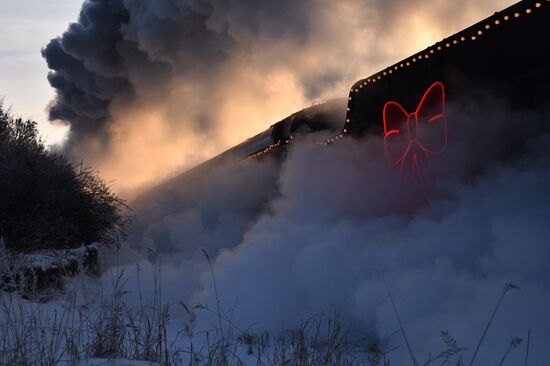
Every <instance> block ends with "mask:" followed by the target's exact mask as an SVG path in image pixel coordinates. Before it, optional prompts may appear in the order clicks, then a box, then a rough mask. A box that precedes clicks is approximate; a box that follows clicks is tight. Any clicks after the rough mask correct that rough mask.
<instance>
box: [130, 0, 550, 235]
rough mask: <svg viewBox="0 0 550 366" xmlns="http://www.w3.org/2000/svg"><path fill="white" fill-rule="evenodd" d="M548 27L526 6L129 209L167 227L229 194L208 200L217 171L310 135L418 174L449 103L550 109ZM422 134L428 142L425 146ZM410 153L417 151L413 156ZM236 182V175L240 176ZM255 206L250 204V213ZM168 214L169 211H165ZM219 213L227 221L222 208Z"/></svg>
mask: <svg viewBox="0 0 550 366" xmlns="http://www.w3.org/2000/svg"><path fill="white" fill-rule="evenodd" d="M549 25H550V0H524V1H520V2H518V3H516V4H515V5H512V6H510V7H508V8H506V9H504V10H502V11H500V12H497V13H495V14H493V15H492V16H490V17H488V18H486V19H484V20H482V21H480V22H478V23H476V24H474V25H472V26H470V27H468V28H466V29H464V30H463V31H461V32H459V33H456V34H454V35H452V36H450V37H447V38H445V39H443V40H441V41H440V42H438V43H436V44H434V45H432V46H430V47H428V48H426V49H425V50H422V51H420V52H418V53H416V54H414V55H412V56H410V57H408V58H406V59H404V60H402V61H400V62H398V63H395V64H393V65H391V66H389V67H387V68H385V69H383V70H380V71H379V72H377V73H375V74H373V75H371V76H369V77H367V78H365V79H361V80H359V81H357V82H356V83H355V84H354V85H353V86H352V87H351V90H350V93H349V96H348V97H347V98H342V99H336V100H333V101H330V102H327V103H324V104H320V105H316V106H313V107H310V108H306V109H304V110H302V111H299V112H297V113H295V114H293V115H291V116H289V117H287V118H285V119H283V120H282V121H279V122H277V123H275V124H273V125H272V126H271V127H269V128H268V129H267V130H265V131H263V132H261V133H259V134H258V135H256V136H254V137H251V138H249V139H248V140H246V141H244V142H243V143H241V144H239V145H237V146H235V147H233V148H231V149H229V150H227V151H226V152H224V153H222V154H220V155H218V156H216V157H214V158H212V159H210V160H208V161H206V162H205V163H203V164H200V165H199V166H197V167H195V168H193V169H191V170H190V171H188V172H186V173H183V174H181V175H180V176H178V177H175V178H173V179H172V180H170V181H168V182H166V183H164V184H163V185H161V186H158V187H156V188H154V189H152V190H150V191H148V192H146V193H145V194H143V195H142V196H140V197H138V198H137V200H136V201H135V202H133V203H132V206H133V207H134V208H135V210H136V212H138V216H139V212H141V213H143V214H144V213H147V214H144V215H145V216H147V217H144V218H143V220H146V221H147V220H148V221H152V222H155V220H156V218H158V219H159V220H160V219H161V218H162V217H163V216H164V215H167V214H170V213H171V212H173V213H175V212H178V210H180V209H181V205H178V204H176V203H175V202H176V201H178V200H184V201H186V202H192V203H190V204H191V205H200V204H201V203H200V201H201V200H200V199H199V198H197V197H198V196H199V195H200V193H197V192H196V188H193V189H191V188H189V187H199V188H201V189H202V191H204V192H202V191H201V192H202V193H203V194H206V195H208V194H210V193H208V192H211V191H212V190H214V191H216V190H226V191H227V190H228V188H227V184H226V185H225V186H223V187H221V186H220V187H218V186H216V187H217V188H213V189H209V190H208V192H207V191H206V190H207V188H205V187H206V186H207V185H208V184H209V182H210V181H212V179H211V178H210V176H211V175H213V174H216V173H215V171H216V167H220V166H223V165H225V163H227V162H240V161H242V160H252V161H263V160H275V161H279V162H280V161H281V160H284V158H285V156H286V152H287V150H288V147H289V146H292V145H293V144H296V143H300V141H304V140H305V139H304V138H303V137H304V136H307V135H308V134H311V133H312V132H317V133H319V132H324V133H325V135H326V138H324V139H322V140H321V141H317V143H318V144H320V145H330V144H333V143H335V142H337V141H339V140H341V139H344V138H348V137H350V136H351V137H352V138H361V137H362V136H365V135H367V134H380V135H382V136H383V137H384V140H385V143H386V156H387V158H388V160H389V161H390V162H391V163H392V164H403V163H405V160H407V159H409V160H410V159H412V163H413V165H414V164H415V163H416V160H415V159H417V154H428V155H429V154H438V153H440V152H441V151H442V150H444V149H445V146H446V144H447V126H446V115H445V103H452V102H460V100H461V99H464V98H465V97H467V98H478V100H479V103H490V102H491V101H490V100H489V99H487V98H485V96H486V95H493V96H495V95H497V96H498V97H499V98H500V100H501V101H504V102H505V103H506V104H507V105H513V106H514V107H515V108H519V109H522V108H525V109H529V108H537V107H540V106H548V105H549V102H550V98H549V97H550V87H549V85H550V57H548V55H550V40H549V39H548V36H549V35H550V29H549V27H550V26H549ZM346 103H347V107H346ZM335 122H336V123H335ZM425 135H429V137H430V138H424V137H425ZM433 136H435V138H434V137H433ZM413 145H415V146H413ZM411 149H414V151H413V152H412V153H410V152H411V151H410V150H411ZM241 165H244V164H241ZM218 170H219V169H218ZM232 174H237V175H238V174H239V173H235V172H234V171H233V172H232ZM258 175H260V173H258ZM267 175H268V173H266V178H265V179H264V180H261V182H260V180H258V182H257V183H258V184H263V185H264V186H263V188H265V185H270V189H272V191H275V190H276V187H271V185H273V186H275V184H276V181H277V178H276V177H267ZM243 179H244V178H243ZM240 184H248V185H251V184H253V182H250V181H247V182H242V183H240ZM237 191H238V190H235V192H237ZM251 191H252V189H251ZM227 194H230V195H232V194H235V195H237V194H238V193H231V192H229V193H227ZM266 200H267V198H266V197H264V198H262V199H258V202H257V204H258V205H260V206H261V205H262V204H263V203H262V202H265V201H266ZM168 201H169V202H174V204H173V205H164V206H163V209H162V210H161V209H157V208H155V207H156V204H155V203H154V202H168ZM254 205H255V204H252V203H251V205H250V207H252V206H254ZM166 207H171V208H170V209H169V210H168V211H166ZM161 211H162V212H161ZM219 211H220V212H222V211H223V210H222V208H220V209H219ZM251 212H253V213H252V215H253V214H254V212H259V211H258V210H256V209H251ZM151 215H153V216H154V217H152V216H151ZM155 217H156V218H155ZM138 226H139V225H138ZM139 235H141V234H139ZM139 235H137V234H136V237H139Z"/></svg>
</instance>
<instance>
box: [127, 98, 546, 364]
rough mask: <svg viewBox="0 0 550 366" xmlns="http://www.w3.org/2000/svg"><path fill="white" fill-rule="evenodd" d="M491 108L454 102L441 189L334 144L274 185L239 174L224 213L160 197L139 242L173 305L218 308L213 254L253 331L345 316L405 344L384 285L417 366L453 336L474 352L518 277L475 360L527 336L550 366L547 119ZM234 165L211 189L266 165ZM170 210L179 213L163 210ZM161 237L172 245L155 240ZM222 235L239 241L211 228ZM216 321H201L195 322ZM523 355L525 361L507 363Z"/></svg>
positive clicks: (298, 154)
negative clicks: (160, 255) (159, 262)
mask: <svg viewBox="0 0 550 366" xmlns="http://www.w3.org/2000/svg"><path fill="white" fill-rule="evenodd" d="M483 105H484V106H485V107H481V106H479V105H477V104H474V103H462V104H461V105H449V106H448V107H447V115H448V121H449V132H450V134H449V147H448V149H447V151H446V153H445V154H444V155H442V156H438V157H434V159H433V160H431V161H430V171H431V176H432V179H433V181H432V184H431V185H430V186H426V185H414V184H413V185H407V184H404V183H403V179H402V177H401V176H400V174H399V172H398V171H396V170H395V169H394V168H392V167H389V166H388V165H387V163H386V161H385V159H384V155H383V142H382V139H381V138H380V137H377V136H370V137H368V138H367V139H365V140H362V141H354V140H351V139H349V140H344V141H343V142H340V143H337V144H335V145H332V146H330V147H328V148H323V147H318V146H314V145H313V144H311V145H310V144H305V143H304V144H301V145H297V146H296V147H295V148H294V149H293V150H292V151H291V155H290V158H289V159H288V160H287V161H286V162H285V163H284V165H283V167H282V171H281V173H280V176H279V177H278V180H277V186H278V188H277V189H274V188H273V185H272V184H270V183H268V182H269V179H268V178H271V177H272V174H268V173H265V174H263V173H262V174H259V175H258V177H263V178H265V180H262V179H261V178H258V179H257V180H256V181H250V182H249V184H248V185H247V184H235V182H237V181H238V180H239V178H230V181H229V184H228V185H227V191H226V192H224V193H231V194H230V195H227V194H226V195H221V196H218V195H217V194H216V193H214V196H213V197H214V199H215V200H217V201H216V202H217V203H216V204H215V206H216V207H217V208H216V209H212V205H213V202H214V201H215V200H214V201H209V199H208V198H206V197H207V196H203V198H204V199H205V201H204V202H203V203H200V202H202V201H201V200H200V199H197V202H199V203H193V204H191V205H189V202H188V200H187V198H185V199H181V200H178V197H187V196H186V195H185V194H178V193H177V192H183V191H185V190H190V189H191V188H189V187H187V188H181V185H175V186H171V188H170V189H167V190H166V192H169V193H164V196H163V195H160V196H155V197H156V198H155V200H156V201H155V202H156V203H155V205H156V206H158V207H157V208H158V209H157V210H156V211H155V212H157V213H159V212H164V213H161V214H158V215H157V216H155V217H152V216H149V218H150V219H145V220H143V221H142V222H141V223H140V225H144V227H140V228H138V229H139V230H140V232H142V233H143V232H145V233H149V234H147V235H145V236H144V238H145V239H142V241H140V242H139V243H136V242H131V243H130V244H131V245H132V246H134V247H136V248H138V249H139V248H143V246H145V245H150V246H153V247H157V248H161V249H162V250H164V251H165V252H166V255H165V257H164V258H165V262H164V263H165V266H164V269H163V271H164V273H163V276H164V279H165V281H166V282H165V288H168V289H169V290H168V294H167V295H166V296H167V300H169V301H171V302H174V303H175V302H176V301H179V300H183V301H185V302H187V303H189V304H195V303H201V304H208V305H210V306H214V305H215V303H216V300H215V295H214V292H213V290H212V283H211V277H210V275H209V272H208V267H207V263H206V260H205V259H204V257H202V256H200V255H198V253H199V252H200V251H199V249H200V246H204V247H206V248H207V249H208V251H209V252H210V254H211V256H212V260H213V264H214V271H215V274H216V279H217V284H218V288H219V291H220V298H221V300H222V306H223V307H224V308H225V309H229V308H231V309H234V313H233V322H234V323H235V324H238V325H239V326H241V327H243V328H246V327H247V326H250V325H252V324H255V325H254V327H253V328H252V331H261V330H265V329H271V330H275V331H277V330H281V329H282V328H283V327H291V326H292V325H293V324H296V323H297V322H298V321H299V320H300V319H305V318H308V317H309V316H311V315H313V314H316V313H319V312H322V311H325V312H326V311H328V310H330V309H334V308H335V309H338V310H339V311H340V312H341V313H342V315H343V316H345V317H346V318H347V319H349V320H351V321H352V324H353V328H354V329H355V330H358V331H361V332H364V333H366V334H370V335H373V336H376V337H378V339H379V340H380V342H381V343H382V344H383V345H386V346H388V348H389V347H391V346H395V345H398V346H403V342H402V340H401V339H400V338H398V336H394V337H391V338H388V336H390V335H391V334H393V333H394V332H395V330H397V329H398V327H399V326H398V323H397V321H396V319H395V316H394V314H393V310H392V306H391V303H390V302H389V298H388V295H387V293H386V289H385V286H386V285H387V286H389V288H390V289H391V291H392V293H393V296H394V298H395V300H396V303H397V306H398V307H399V311H400V315H401V318H402V320H403V322H404V324H405V326H406V329H407V332H408V336H409V339H410V340H411V344H412V347H413V349H414V351H415V354H416V355H417V358H419V360H420V359H422V360H424V359H426V358H427V357H428V354H429V353H430V352H431V353H432V354H434V353H436V352H438V351H439V350H441V349H442V348H443V347H442V343H441V340H440V337H439V334H440V330H441V329H447V330H448V331H449V332H450V333H451V334H452V335H453V336H454V337H455V338H456V339H457V340H458V342H459V344H460V345H461V346H465V347H468V348H469V350H470V351H469V352H470V353H469V354H471V351H472V350H473V349H474V348H475V345H476V344H475V343H476V342H477V340H478V339H479V336H480V334H481V332H482V330H483V327H484V326H485V324H486V322H487V321H488V319H489V316H490V313H491V311H492V309H493V307H494V305H495V303H496V301H497V299H498V297H499V296H500V294H501V291H502V288H503V286H504V284H506V283H509V282H513V283H517V284H518V285H520V286H521V287H522V289H521V290H520V291H517V292H511V293H509V294H508V295H507V297H506V299H505V301H504V304H503V306H502V308H501V309H500V311H499V313H498V314H497V317H496V319H495V322H494V324H493V326H492V328H491V330H490V332H489V335H488V337H487V340H486V342H485V345H484V347H483V348H482V350H481V352H480V355H479V357H478V362H479V364H485V365H486V364H491V363H495V362H498V360H499V357H500V356H501V355H502V353H503V352H504V350H505V348H506V346H507V344H508V342H509V341H510V339H512V338H513V337H523V338H525V336H526V334H527V331H528V329H531V331H532V340H531V353H530V362H532V364H536V365H538V364H544V362H545V361H546V360H547V359H548V354H547V347H546V346H547V345H548V344H549V342H550V311H549V310H548V309H550V266H548V260H549V258H550V246H549V245H548V238H549V237H550V225H549V223H550V222H549V218H550V205H549V203H550V190H549V189H548V181H549V180H550V150H549V148H548V146H550V145H549V143H550V135H549V134H548V132H547V131H548V127H547V126H548V121H549V115H548V113H546V114H544V113H540V112H533V111H514V110H510V109H509V108H506V107H505V106H503V105H502V104H499V103H498V101H495V100H492V99H489V98H487V99H486V100H484V101H483ZM487 106H490V107H487ZM228 169H230V170H229V171H231V169H237V170H233V171H234V172H240V174H234V175H230V174H225V172H224V174H220V175H217V176H216V174H213V175H212V176H211V178H212V179H213V181H214V183H211V184H212V187H217V188H218V189H219V188H221V187H223V186H224V183H227V182H226V177H228V176H240V177H241V178H242V179H243V182H244V181H246V180H248V179H249V178H250V177H252V176H254V175H253V174H250V173H251V172H254V171H255V170H256V169H255V168H253V169H252V170H251V172H249V173H248V174H247V173H243V171H245V170H246V168H243V167H241V168H234V167H233V168H228ZM268 170H269V169H268ZM222 171H223V170H222ZM226 172H227V171H226ZM231 180H233V183H232V182H231ZM180 183H183V181H182V182H180ZM177 187H180V188H177ZM262 187H267V188H266V189H264V190H262ZM195 189H196V188H195ZM200 191H201V194H206V195H208V194H211V193H208V192H207V191H208V189H206V190H205V191H202V188H201V190H200ZM258 191H263V193H261V194H260V193H258ZM235 192H240V194H236V195H235ZM253 192H254V195H253V196H249V195H250V194H252V193H253ZM159 197H164V198H163V199H161V200H158V198H159ZM231 197H233V198H231ZM247 197H248V198H247ZM243 200H244V201H243ZM160 202H164V203H160ZM246 202H248V203H249V204H251V206H253V204H258V203H263V206H262V207H263V209H262V210H261V211H260V212H257V211H255V212H253V213H252V214H250V211H248V210H245V209H243V207H244V206H246ZM168 204H169V205H171V207H172V208H171V209H170V210H168V209H161V207H160V206H163V205H168ZM208 207H210V208H209V209H207V208H208ZM148 212H151V211H150V210H145V211H143V214H144V215H148ZM245 213H246V214H245ZM137 214H138V215H139V214H140V210H138V211H137ZM239 215H240V218H239V219H236V217H239ZM224 216H230V217H232V219H231V220H228V219H227V217H226V219H220V218H223V217H224ZM235 222H239V223H240V224H239V225H235ZM152 228H156V229H157V230H158V231H157V232H162V231H163V230H164V232H165V235H164V236H162V235H157V236H155V235H151V233H152V232H153V230H152ZM223 232H231V233H232V234H231V235H228V236H226V235H217V236H216V235H213V234H212V233H223ZM226 237H227V238H229V239H228V240H224V238H226ZM197 238H198V239H197ZM204 238H207V239H204ZM179 239H181V240H179ZM143 240H145V242H143ZM144 243H145V244H144ZM167 248H169V250H167ZM214 321H215V319H211V318H210V316H209V315H208V314H204V315H203V317H201V318H200V322H199V326H202V327H206V328H207V327H208V326H209V324H211V322H214ZM407 357H408V355H407V353H406V351H405V350H404V348H401V349H399V350H397V351H395V352H394V353H392V358H393V360H392V363H395V364H408V362H409V361H408V360H407ZM522 357H523V355H522V354H520V353H519V352H518V353H513V354H511V356H510V358H509V359H508V361H509V362H510V364H512V363H514V362H515V363H516V364H517V363H519V362H520V360H521V359H522Z"/></svg>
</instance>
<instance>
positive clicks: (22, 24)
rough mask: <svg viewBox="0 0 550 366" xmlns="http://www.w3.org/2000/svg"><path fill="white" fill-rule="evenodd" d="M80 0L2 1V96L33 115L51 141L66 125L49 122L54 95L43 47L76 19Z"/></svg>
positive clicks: (23, 113) (17, 111)
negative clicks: (57, 126) (47, 76)
mask: <svg viewBox="0 0 550 366" xmlns="http://www.w3.org/2000/svg"><path fill="white" fill-rule="evenodd" d="M80 5H81V2H80V1H79V0H47V1H44V0H17V1H12V0H0V9H1V11H0V24H1V29H2V31H1V32H0V98H1V97H3V98H4V102H5V104H6V105H11V106H12V107H13V112H14V113H15V114H18V115H21V116H23V117H32V118H33V119H34V120H36V121H38V122H39V128H40V131H41V133H42V135H43V137H44V138H45V139H46V141H47V142H48V143H55V142H57V141H59V140H60V139H61V138H62V137H63V136H64V134H65V131H66V129H67V128H66V127H62V128H56V127H54V126H52V125H51V124H50V123H49V122H48V118H47V113H46V106H47V104H48V103H49V102H50V100H52V99H53V97H54V91H53V89H52V88H51V87H50V85H49V84H48V80H47V79H46V75H47V73H48V67H47V65H46V62H45V61H44V59H43V58H42V57H41V55H40V49H41V48H42V47H44V46H45V45H46V44H47V43H48V42H49V40H50V39H51V38H54V37H56V36H58V35H60V34H61V33H62V32H63V31H64V30H65V29H66V28H67V26H68V24H69V22H71V21H74V20H76V17H77V16H78V10H79V9H80Z"/></svg>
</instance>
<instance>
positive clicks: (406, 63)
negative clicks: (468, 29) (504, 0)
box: [317, 0, 550, 146]
mask: <svg viewBox="0 0 550 366" xmlns="http://www.w3.org/2000/svg"><path fill="white" fill-rule="evenodd" d="M544 3H547V4H548V3H550V0H545V1H544V2H543V1H542V0H541V1H538V2H536V3H534V4H532V7H531V6H529V4H526V6H525V8H524V9H521V10H520V9H515V10H513V11H510V13H508V14H504V12H497V13H495V14H494V15H493V16H491V17H489V18H487V19H486V20H485V21H484V23H485V24H484V25H483V24H482V25H480V27H479V28H478V29H477V31H476V30H474V32H473V33H470V35H466V34H463V33H464V32H465V31H462V32H460V33H458V34H456V35H454V36H451V37H449V38H445V39H443V40H442V41H440V42H438V43H436V44H434V45H433V46H432V47H428V48H427V49H426V50H424V51H421V52H419V53H417V54H415V55H413V56H410V57H409V58H406V59H405V60H403V61H401V62H399V63H396V64H394V65H392V66H389V67H388V68H386V69H384V70H382V71H380V72H378V73H376V74H374V75H372V76H370V77H369V78H366V79H362V80H360V81H358V82H357V83H355V84H354V85H353V86H352V87H351V90H350V93H349V97H348V107H347V116H346V121H345V124H344V127H343V129H342V130H341V132H340V134H338V135H337V136H334V137H330V138H327V139H326V140H324V141H317V144H318V145H323V146H326V145H330V144H332V143H334V142H335V141H337V140H339V139H341V138H343V137H344V136H345V135H346V134H347V133H348V131H349V125H350V124H351V123H352V121H351V117H350V113H349V112H351V102H352V100H353V94H354V93H359V92H360V91H361V90H362V89H363V88H366V87H367V86H368V85H372V84H374V83H376V82H378V81H380V80H382V79H383V78H384V77H389V76H390V75H393V74H394V73H397V72H399V70H401V69H405V68H408V67H410V66H413V65H414V64H417V63H420V62H422V61H423V60H428V59H429V58H430V57H431V56H432V55H434V54H435V53H437V52H440V51H443V50H445V49H448V48H451V47H453V46H457V45H459V44H461V43H465V42H468V41H469V42H475V41H476V40H478V39H479V38H480V37H482V36H483V35H484V34H486V33H487V32H489V31H490V30H492V29H497V28H498V26H499V25H501V24H503V23H506V22H509V21H510V20H513V19H518V18H520V17H521V16H522V15H523V14H525V15H530V14H531V13H533V11H534V10H537V9H540V8H541V7H542V6H543V4H544ZM482 23H483V22H482Z"/></svg>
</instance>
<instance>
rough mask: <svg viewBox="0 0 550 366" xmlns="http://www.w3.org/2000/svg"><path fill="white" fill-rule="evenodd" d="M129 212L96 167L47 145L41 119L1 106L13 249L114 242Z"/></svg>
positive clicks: (0, 222) (1, 227) (4, 227)
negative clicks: (41, 133) (27, 117)
mask: <svg viewBox="0 0 550 366" xmlns="http://www.w3.org/2000/svg"><path fill="white" fill-rule="evenodd" d="M126 213H127V210H126V204H125V201H124V200H122V199H121V198H120V197H119V196H117V195H116V194H115V193H113V192H111V190H110V189H109V187H108V186H107V185H106V184H105V182H103V181H102V180H101V179H100V178H99V177H98V175H97V172H96V171H94V170H93V169H91V168H89V167H84V166H82V165H81V164H75V163H73V162H71V161H69V160H68V159H67V158H65V157H64V156H62V155H61V154H58V153H55V152H52V151H49V150H48V149H46V147H45V145H44V143H43V141H42V140H41V139H40V136H39V134H38V130H37V127H36V122H34V121H31V120H23V119H21V118H14V117H13V116H12V115H11V113H9V111H7V110H5V108H3V106H2V104H0V237H1V238H3V240H4V243H5V245H6V247H7V248H8V249H10V250H14V251H19V252H29V251H33V250H36V249H49V248H53V249H66V248H74V247H79V246H80V245H82V244H83V243H84V244H89V243H93V242H101V243H105V244H112V243H114V242H116V241H118V240H120V239H121V238H122V237H124V235H125V228H126V225H127V223H128V219H127V214H126Z"/></svg>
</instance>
